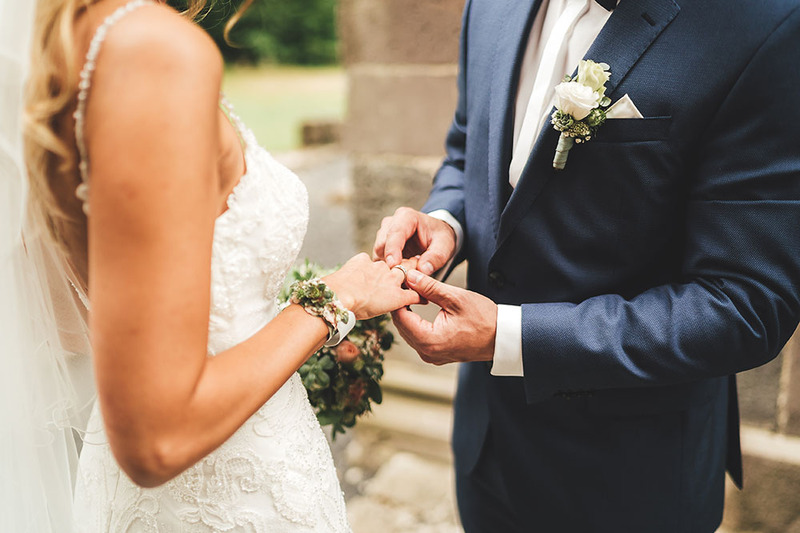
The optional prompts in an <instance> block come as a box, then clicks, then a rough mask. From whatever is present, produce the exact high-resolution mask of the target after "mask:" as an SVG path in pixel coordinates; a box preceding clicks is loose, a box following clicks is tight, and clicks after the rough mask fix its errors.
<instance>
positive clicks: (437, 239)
mask: <svg viewBox="0 0 800 533" xmlns="http://www.w3.org/2000/svg"><path fill="white" fill-rule="evenodd" d="M451 244H452V243H448V242H447V240H446V239H445V238H443V236H434V238H433V239H432V240H431V245H430V246H429V247H428V249H427V250H426V251H425V252H424V253H423V254H422V255H421V256H420V258H419V270H420V272H422V273H423V274H427V275H428V276H430V275H432V274H433V273H434V272H436V271H437V270H439V269H440V268H442V267H443V266H444V265H445V264H446V263H447V261H448V260H449V259H450V255H451V254H452V253H453V250H452V246H451Z"/></svg>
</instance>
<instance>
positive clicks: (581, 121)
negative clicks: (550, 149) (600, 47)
mask: <svg viewBox="0 0 800 533" xmlns="http://www.w3.org/2000/svg"><path fill="white" fill-rule="evenodd" d="M610 68H611V67H609V66H608V65H606V64H605V63H595V62H594V61H591V60H589V59H587V60H581V62H580V63H579V64H578V75H577V76H575V77H574V78H570V77H569V76H567V77H565V78H564V81H563V82H562V83H560V84H558V85H557V86H556V89H555V90H556V110H555V112H554V113H553V115H552V117H551V120H550V122H551V123H552V124H553V127H554V128H555V129H556V130H558V131H560V132H561V136H559V138H558V146H557V147H556V155H555V157H554V158H553V168H554V169H556V170H564V166H565V165H566V164H567V156H568V155H569V151H570V149H571V148H572V146H573V145H574V144H575V143H583V142H588V141H589V140H590V139H591V138H592V136H593V135H594V134H595V133H596V132H597V129H598V128H599V127H600V126H602V125H603V123H604V122H605V121H606V111H607V110H608V106H609V105H611V99H610V98H609V97H607V96H606V82H607V81H608V78H609V77H610V76H611V71H610Z"/></svg>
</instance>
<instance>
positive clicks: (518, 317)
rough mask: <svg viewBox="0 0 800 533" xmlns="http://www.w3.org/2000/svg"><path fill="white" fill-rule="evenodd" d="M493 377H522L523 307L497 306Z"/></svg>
mask: <svg viewBox="0 0 800 533" xmlns="http://www.w3.org/2000/svg"><path fill="white" fill-rule="evenodd" d="M491 372H492V375H493V376H518V377H522V376H523V375H524V373H523V367H522V307H520V306H518V305H498V306H497V333H495V338H494V360H493V362H492V371H491Z"/></svg>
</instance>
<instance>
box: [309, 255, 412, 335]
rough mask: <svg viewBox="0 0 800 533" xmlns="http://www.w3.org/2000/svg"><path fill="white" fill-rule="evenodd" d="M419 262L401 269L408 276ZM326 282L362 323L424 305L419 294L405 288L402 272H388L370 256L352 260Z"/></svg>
mask: <svg viewBox="0 0 800 533" xmlns="http://www.w3.org/2000/svg"><path fill="white" fill-rule="evenodd" d="M416 262H417V260H416V259H406V260H404V261H403V263H402V264H401V266H402V267H403V268H404V269H405V270H406V272H407V271H409V270H411V269H413V268H415V267H416ZM323 281H324V282H325V284H326V285H328V287H330V288H331V289H332V290H333V292H335V293H336V296H337V297H338V298H339V301H340V302H341V303H342V305H344V306H345V307H346V308H348V309H350V310H351V311H352V312H353V313H355V315H356V318H357V319H359V320H363V319H366V318H372V317H374V316H378V315H382V314H384V313H388V312H390V311H394V310H396V309H400V308H401V307H406V306H408V305H413V304H417V303H420V301H421V300H420V297H419V295H418V294H417V293H416V292H414V291H412V290H410V289H404V288H403V283H404V282H405V273H404V272H403V270H402V269H400V268H397V267H396V268H389V267H388V266H387V265H386V263H384V262H383V261H374V262H373V261H372V259H370V257H369V256H368V255H367V254H358V255H357V256H355V257H353V258H352V259H350V260H349V261H348V262H347V263H345V264H344V266H343V267H342V268H340V269H339V270H337V271H336V272H334V273H333V274H329V275H327V276H325V277H324V278H323Z"/></svg>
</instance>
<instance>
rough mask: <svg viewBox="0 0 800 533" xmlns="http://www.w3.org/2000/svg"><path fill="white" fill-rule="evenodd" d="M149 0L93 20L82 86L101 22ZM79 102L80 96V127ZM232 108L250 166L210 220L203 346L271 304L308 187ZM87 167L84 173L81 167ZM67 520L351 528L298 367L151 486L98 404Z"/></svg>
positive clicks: (129, 527) (146, 527) (116, 527)
mask: <svg viewBox="0 0 800 533" xmlns="http://www.w3.org/2000/svg"><path fill="white" fill-rule="evenodd" d="M145 3H148V2H147V0H134V2H131V3H130V4H128V5H127V6H126V7H124V8H122V9H121V10H120V11H118V12H117V13H115V14H114V15H112V16H111V17H110V18H109V19H108V20H107V22H106V24H104V25H103V26H101V29H100V30H98V33H97V35H96V37H95V43H97V44H93V45H92V48H91V49H90V57H89V59H88V61H87V68H86V69H84V70H85V71H86V72H88V74H87V75H85V76H84V77H83V79H85V80H87V81H86V83H85V87H83V89H84V90H83V91H81V92H84V93H86V94H87V95H88V89H89V84H90V83H89V80H90V79H91V72H92V71H93V69H94V58H95V57H96V55H97V53H98V52H99V49H100V43H102V40H103V37H104V35H105V33H106V31H107V30H108V29H109V28H110V27H111V26H112V25H113V24H114V22H116V21H117V20H119V19H120V18H121V17H122V16H124V14H125V13H127V12H129V11H131V10H133V9H135V8H137V7H139V6H140V5H143V4H145ZM92 49H93V50H95V52H94V55H92V52H91V50H92ZM79 98H80V96H79ZM85 100H86V96H84V97H83V98H82V101H85ZM225 105H227V104H225ZM82 112H83V106H81V107H79V110H78V116H79V118H80V119H79V120H77V121H76V122H77V123H78V126H82V122H83V120H82V119H83V116H82ZM230 115H231V119H232V121H233V122H234V124H235V125H236V126H237V128H238V130H239V132H240V134H241V136H242V139H243V141H244V143H245V145H246V146H245V160H246V163H247V171H246V174H245V175H244V176H243V177H242V178H241V182H240V183H239V185H237V186H236V188H235V189H234V191H233V192H232V193H231V195H230V197H229V198H228V210H227V211H225V213H223V214H222V215H221V216H220V217H219V218H218V219H217V221H216V225H215V227H214V242H213V257H212V265H211V269H212V277H211V297H212V298H211V316H210V322H209V341H208V352H209V354H211V355H213V354H216V353H219V352H221V351H223V350H225V349H227V348H230V347H232V346H234V345H235V344H238V343H241V342H242V341H244V340H245V339H247V338H248V337H250V336H252V335H253V334H254V333H256V332H257V331H258V330H259V329H261V328H262V327H263V326H264V325H265V324H266V323H267V322H269V321H270V320H271V319H272V318H273V317H274V316H275V315H276V314H277V312H278V308H277V303H276V297H277V295H278V292H279V290H280V289H281V286H282V283H283V280H284V277H285V276H286V273H287V272H288V270H289V268H290V267H291V265H292V264H293V262H294V261H295V259H296V257H297V254H298V253H299V251H300V246H301V243H302V240H303V237H304V235H305V231H306V225H307V222H308V194H307V191H306V189H305V187H304V185H303V184H302V183H301V182H300V180H299V179H298V178H297V176H295V175H294V174H293V173H292V172H291V171H289V170H288V169H287V168H285V167H283V166H281V165H280V164H279V163H277V162H276V161H275V160H274V159H273V158H272V157H271V156H270V155H269V153H268V152H267V151H265V150H264V149H263V148H260V147H259V146H258V144H257V142H256V140H255V137H254V135H253V133H252V132H251V131H250V130H249V129H247V128H246V127H245V126H244V125H243V124H242V123H241V121H240V120H239V119H238V118H237V117H236V116H235V115H234V114H233V113H232V112H231V113H230ZM76 129H77V135H78V139H79V144H82V143H83V139H82V136H83V134H82V131H81V130H80V128H76ZM84 169H85V170H86V177H88V165H84ZM85 183H86V185H87V186H88V180H87V181H85ZM75 522H76V523H75V530H76V531H77V532H79V533H101V532H102V533H107V532H113V533H121V532H137V533H138V532H159V533H178V532H187V533H188V532H191V533H194V532H197V533H200V532H202V533H207V532H247V533H265V532H270V533H282V532H285V533H301V532H303V533H304V532H318V533H323V532H324V533H339V532H349V531H350V527H349V526H348V523H347V517H346V513H345V507H344V498H343V495H342V491H341V488H340V486H339V482H338V480H337V477H336V471H335V469H334V465H333V459H332V457H331V452H330V448H329V446H328V443H327V441H326V439H325V436H324V434H323V432H322V429H321V428H320V425H319V423H318V422H317V419H316V417H315V415H314V413H313V411H312V409H311V406H310V404H309V402H308V397H307V395H306V391H305V389H304V387H303V385H302V383H301V381H300V378H299V376H298V375H297V374H294V375H293V376H292V378H291V379H289V381H288V382H287V383H286V384H284V385H283V387H281V389H280V390H279V391H278V392H277V393H276V394H275V395H274V396H273V397H272V398H271V399H270V400H269V401H268V402H267V403H266V404H264V405H263V406H262V407H261V408H260V409H259V410H258V411H257V412H256V413H255V414H254V415H253V416H252V417H251V418H250V419H249V420H248V421H247V422H246V423H245V424H244V425H243V426H242V427H241V428H239V430H238V431H237V432H236V433H234V434H233V436H231V437H230V439H228V440H227V441H226V442H225V443H224V444H222V446H220V447H219V448H218V449H217V450H215V451H214V452H212V453H211V454H209V455H208V456H206V457H205V458H204V459H203V460H201V461H200V462H199V463H197V464H196V465H194V466H192V467H191V468H189V469H188V470H186V471H185V472H183V473H182V474H181V475H179V476H178V477H176V478H175V479H173V480H171V481H169V482H168V483H166V484H165V485H163V486H160V487H157V488H153V489H144V488H141V487H139V486H137V485H136V484H134V483H133V482H132V481H131V480H130V479H129V478H128V477H127V476H126V475H125V473H124V472H122V471H121V470H120V468H119V466H118V465H117V463H116V461H115V460H114V457H113V456H112V454H111V450H110V448H109V445H108V442H107V440H106V437H105V433H104V431H103V421H102V418H101V415H100V412H99V409H98V407H97V406H96V405H95V407H94V411H93V413H92V416H91V420H90V423H89V428H88V434H87V435H86V440H85V443H84V445H83V450H82V452H81V456H80V464H79V470H78V478H77V486H76V496H75Z"/></svg>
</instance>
